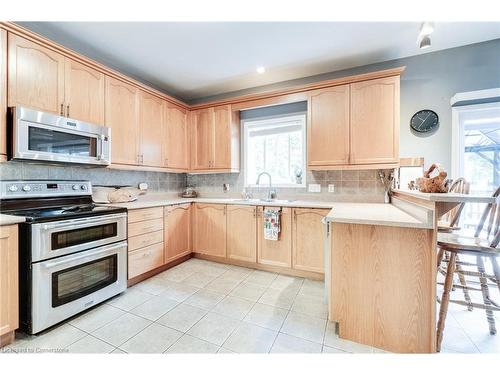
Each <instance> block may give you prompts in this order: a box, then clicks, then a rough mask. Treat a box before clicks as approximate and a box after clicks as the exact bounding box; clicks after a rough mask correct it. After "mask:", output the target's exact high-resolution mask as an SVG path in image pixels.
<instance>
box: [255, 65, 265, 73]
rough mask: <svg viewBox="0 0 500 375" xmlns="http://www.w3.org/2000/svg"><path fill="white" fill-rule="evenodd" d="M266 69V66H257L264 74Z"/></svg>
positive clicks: (258, 71) (259, 71) (258, 70)
mask: <svg viewBox="0 0 500 375" xmlns="http://www.w3.org/2000/svg"><path fill="white" fill-rule="evenodd" d="M265 71H266V68H264V67H263V66H258V67H257V73H259V74H262V73H264V72H265Z"/></svg>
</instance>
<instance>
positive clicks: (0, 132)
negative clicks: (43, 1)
mask: <svg viewBox="0 0 500 375" xmlns="http://www.w3.org/2000/svg"><path fill="white" fill-rule="evenodd" d="M6 154H7V31H5V30H4V29H0V155H6ZM0 160H1V156H0Z"/></svg>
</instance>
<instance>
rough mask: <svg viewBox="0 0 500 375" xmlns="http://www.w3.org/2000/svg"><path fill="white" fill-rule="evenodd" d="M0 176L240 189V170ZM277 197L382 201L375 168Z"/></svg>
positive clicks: (334, 175) (153, 187) (16, 167)
mask: <svg viewBox="0 0 500 375" xmlns="http://www.w3.org/2000/svg"><path fill="white" fill-rule="evenodd" d="M0 179H2V180H5V179H9V180H11V179H12V180H20V179H27V180H33V179H41V180H45V179H56V180H90V181H91V182H92V184H94V185H129V186H137V185H138V184H139V183H140V182H146V183H147V184H148V187H149V190H150V191H160V192H169V193H179V192H181V191H182V190H183V189H184V188H185V187H186V184H187V185H189V186H194V187H195V189H196V190H197V192H198V194H199V195H200V196H202V197H228V198H229V197H231V198H236V197H238V198H239V197H241V192H242V191H243V188H244V181H243V173H222V174H188V175H186V174H185V173H165V172H144V171H125V170H119V169H109V168H99V167H80V166H62V165H53V164H39V163H28V162H17V161H10V162H6V163H1V164H0ZM223 184H229V191H228V192H224V191H223ZM266 184H267V180H266V181H264V182H263V185H262V188H260V189H259V188H250V189H247V190H248V191H250V192H251V193H252V194H253V196H254V197H255V198H259V197H265V195H266V194H267V188H266V187H267V185H266ZM309 184H319V185H321V192H320V193H310V192H308V191H307V185H309ZM329 184H333V185H334V186H335V191H334V192H333V193H329V192H328V185H329ZM276 191H277V193H278V198H281V199H314V200H328V201H351V202H356V201H359V202H363V201H367V202H368V201H369V202H378V201H380V202H382V201H383V192H384V190H383V185H382V183H381V182H380V180H379V179H378V176H377V171H376V170H361V171H312V172H311V171H309V172H307V175H306V187H304V188H277V189H276Z"/></svg>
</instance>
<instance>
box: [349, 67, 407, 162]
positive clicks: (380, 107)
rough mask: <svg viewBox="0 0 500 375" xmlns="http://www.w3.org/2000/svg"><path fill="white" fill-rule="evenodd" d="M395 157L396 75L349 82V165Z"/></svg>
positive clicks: (397, 111) (392, 160)
mask: <svg viewBox="0 0 500 375" xmlns="http://www.w3.org/2000/svg"><path fill="white" fill-rule="evenodd" d="M398 160H399V76H398V77H388V78H380V79H374V80H371V81H365V82H358V83H353V84H351V164H375V163H393V162H398Z"/></svg>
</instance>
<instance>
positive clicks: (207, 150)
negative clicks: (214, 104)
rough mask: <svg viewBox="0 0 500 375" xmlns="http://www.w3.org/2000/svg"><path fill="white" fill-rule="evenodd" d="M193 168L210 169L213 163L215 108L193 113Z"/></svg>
mask: <svg viewBox="0 0 500 375" xmlns="http://www.w3.org/2000/svg"><path fill="white" fill-rule="evenodd" d="M192 125H193V129H192V131H193V150H192V153H193V165H192V167H193V169H209V168H210V167H211V165H212V145H213V136H214V133H213V128H214V112H213V108H207V109H201V110H199V111H195V112H193V113H192Z"/></svg>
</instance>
